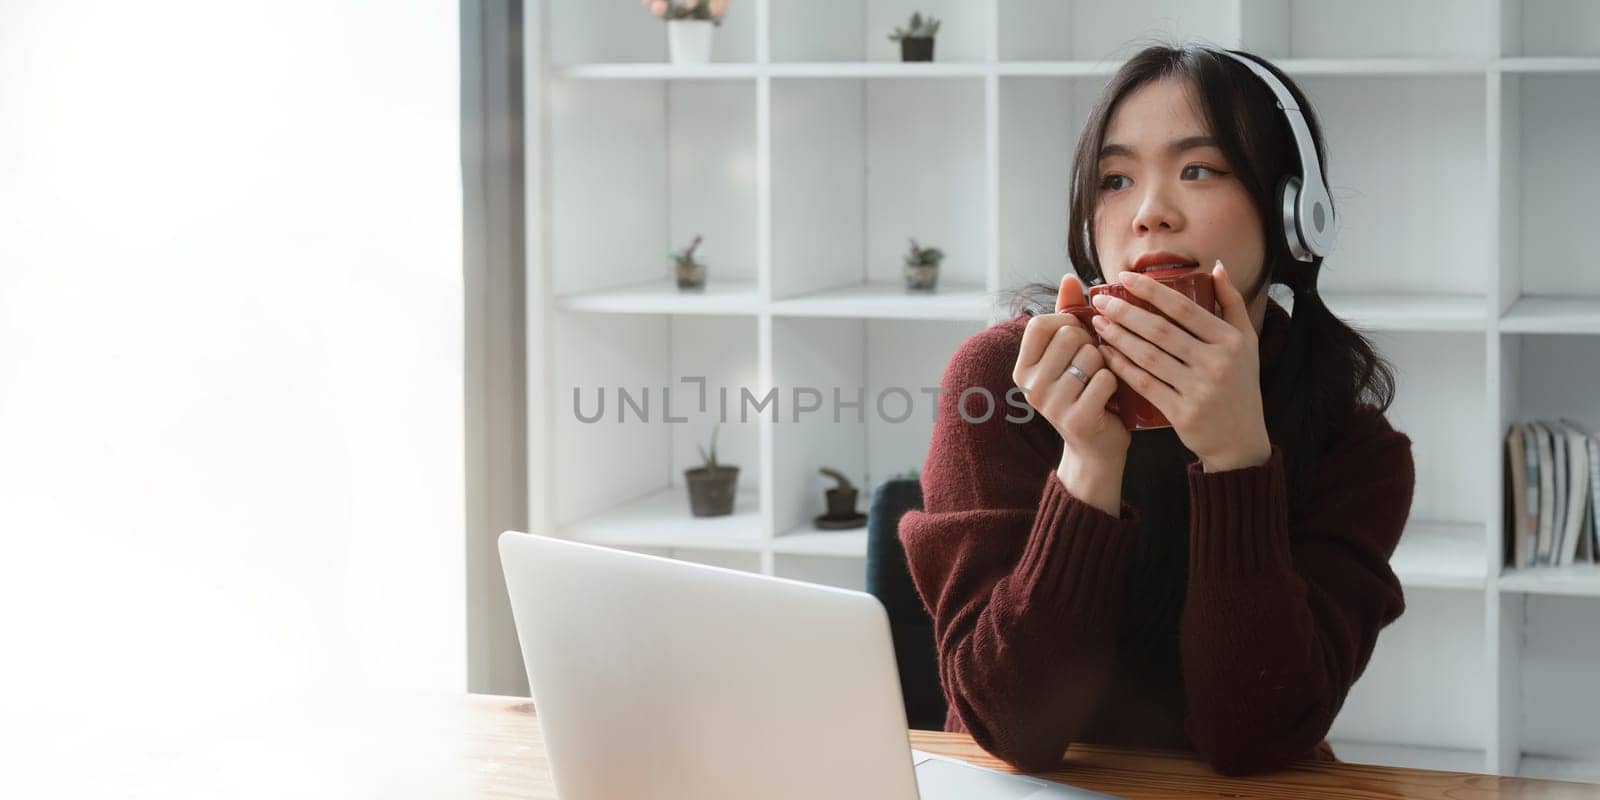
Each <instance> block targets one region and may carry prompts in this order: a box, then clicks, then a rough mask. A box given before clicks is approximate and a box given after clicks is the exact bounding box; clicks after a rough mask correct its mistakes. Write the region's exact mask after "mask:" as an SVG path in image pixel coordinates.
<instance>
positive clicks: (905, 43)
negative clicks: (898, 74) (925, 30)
mask: <svg viewBox="0 0 1600 800" xmlns="http://www.w3.org/2000/svg"><path fill="white" fill-rule="evenodd" d="M900 60H901V61H932V60H933V37H932V36H907V37H906V38H904V39H901V40H900Z"/></svg>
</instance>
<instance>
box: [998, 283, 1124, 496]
mask: <svg viewBox="0 0 1600 800" xmlns="http://www.w3.org/2000/svg"><path fill="white" fill-rule="evenodd" d="M1075 305H1077V306H1081V305H1083V287H1082V285H1081V284H1079V283H1078V278H1077V277H1076V276H1074V275H1070V274H1069V275H1067V276H1066V277H1064V278H1062V279H1061V291H1060V293H1059V294H1057V295H1056V313H1054V314H1041V315H1039V316H1037V317H1034V318H1033V319H1031V320H1028V327H1027V329H1026V330H1024V331H1023V333H1022V346H1021V348H1020V349H1019V350H1018V352H1017V363H1016V366H1015V367H1014V368H1013V369H1012V372H1011V379H1012V381H1014V382H1015V383H1016V384H1017V386H1019V387H1021V388H1022V390H1023V397H1025V398H1026V399H1027V401H1028V405H1030V406H1033V408H1034V409H1035V410H1037V411H1038V412H1039V413H1040V415H1042V416H1043V417H1044V418H1045V419H1046V420H1048V421H1049V422H1050V425H1051V426H1052V427H1054V428H1055V429H1056V432H1057V433H1059V434H1061V441H1062V443H1063V445H1064V446H1063V449H1062V454H1061V467H1060V468H1059V469H1058V470H1057V474H1058V475H1060V476H1061V477H1062V482H1063V484H1064V485H1066V487H1067V489H1068V490H1069V491H1072V492H1073V493H1074V494H1075V495H1077V496H1078V497H1080V498H1081V499H1084V500H1086V501H1088V502H1090V503H1091V504H1093V505H1096V506H1098V507H1100V508H1102V509H1104V510H1106V512H1107V513H1110V514H1112V515H1115V514H1117V512H1118V507H1119V505H1120V502H1121V500H1120V498H1121V491H1122V489H1121V481H1122V470H1123V467H1124V466H1125V465H1126V463H1127V457H1128V444H1129V442H1131V441H1132V437H1131V436H1130V434H1129V433H1128V429H1127V428H1125V427H1123V425H1122V420H1121V419H1120V418H1119V417H1117V416H1116V415H1115V414H1112V413H1110V412H1108V411H1106V402H1107V401H1109V400H1110V399H1111V396H1112V394H1113V393H1115V392H1116V389H1117V379H1116V377H1115V376H1114V375H1112V373H1111V371H1110V370H1108V369H1103V367H1104V366H1105V357H1104V356H1103V355H1102V354H1101V352H1100V350H1099V348H1097V347H1095V345H1094V339H1093V338H1092V337H1091V336H1090V335H1089V331H1088V330H1087V329H1085V328H1084V326H1083V323H1082V322H1080V321H1079V320H1078V318H1077V317H1075V316H1072V315H1071V314H1065V313H1062V312H1063V311H1064V310H1065V309H1066V308H1068V307H1069V306H1075ZM1068 365H1071V366H1075V367H1077V368H1078V369H1080V370H1082V371H1083V374H1084V375H1087V376H1089V380H1088V383H1087V384H1085V383H1084V382H1083V381H1082V380H1079V379H1078V378H1077V377H1076V376H1074V375H1072V374H1070V373H1068V372H1067V371H1066V369H1067V366H1068Z"/></svg>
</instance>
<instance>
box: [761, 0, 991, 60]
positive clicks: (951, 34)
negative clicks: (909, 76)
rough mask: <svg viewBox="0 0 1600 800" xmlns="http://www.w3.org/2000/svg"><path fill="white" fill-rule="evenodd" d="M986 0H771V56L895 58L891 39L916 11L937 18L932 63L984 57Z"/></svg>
mask: <svg viewBox="0 0 1600 800" xmlns="http://www.w3.org/2000/svg"><path fill="white" fill-rule="evenodd" d="M989 9H990V6H989V4H988V3H972V2H963V0H866V2H864V3H859V4H858V3H848V4H846V3H818V2H815V0H770V10H769V12H768V13H769V14H770V22H769V24H768V28H769V29H770V31H771V45H770V49H771V59H772V61H773V62H774V63H775V64H781V63H784V62H835V61H844V62H860V61H868V62H895V63H898V62H899V61H900V43H899V42H895V41H890V39H889V34H891V33H893V32H894V30H895V28H903V27H905V25H906V22H907V21H908V20H910V19H911V14H912V12H914V11H920V12H921V13H922V15H923V16H924V17H929V16H932V17H937V18H938V19H939V20H940V27H939V33H938V35H937V37H936V40H935V43H934V50H933V57H934V63H945V62H962V61H982V60H984V59H985V58H986V57H987V53H986V50H987V48H986V46H985V43H984V39H985V33H986V32H987V31H988V30H989V13H990V10H989Z"/></svg>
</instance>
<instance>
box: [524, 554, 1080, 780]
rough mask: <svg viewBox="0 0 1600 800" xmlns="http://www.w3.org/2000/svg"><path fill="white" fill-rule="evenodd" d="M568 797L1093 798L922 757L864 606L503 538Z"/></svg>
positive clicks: (527, 651)
mask: <svg viewBox="0 0 1600 800" xmlns="http://www.w3.org/2000/svg"><path fill="white" fill-rule="evenodd" d="M500 559H501V562H502V564H503V566H504V569H505V576H506V588H507V589H508V590H509V592H510V596H511V610H512V614H513V616H514V617H515V619H516V625H517V636H518V638H519V639H520V640H521V643H522V657H523V661H524V663H525V664H526V666H527V668H528V677H529V683H530V687H531V689H532V694H533V703H534V707H535V708H536V709H537V712H538V720H539V726H540V729H541V731H542V732H543V734H544V741H545V746H546V748H547V749H548V753H549V759H550V767H551V773H552V776H553V778H554V780H555V788H556V792H557V794H558V795H560V796H561V797H562V798H563V800H614V799H615V798H646V797H648V798H694V800H707V799H708V798H752V797H759V798H763V799H764V800H778V799H779V798H804V800H818V798H849V797H861V798H873V800H914V799H916V798H920V800H943V798H966V799H967V800H983V798H1006V800H1012V799H1013V798H1014V799H1016V800H1021V799H1022V798H1028V799H1029V800H1043V798H1092V797H1101V798H1103V797H1108V796H1109V795H1103V794H1097V793H1094V792H1089V791H1084V790H1081V789H1074V788H1071V787H1068V786H1063V785H1061V784H1058V783H1052V782H1049V781H1044V780H1039V779H1037V778H1032V777H1028V776H1022V775H1012V774H1009V773H1005V772H999V771H996V770H988V769H982V768H979V767H974V766H970V765H967V764H964V763H962V762H959V761H955V760H951V759H946V758H943V757H941V756H936V755H933V754H931V753H924V752H921V751H914V750H912V749H911V746H910V739H909V738H908V734H907V730H906V716H905V707H904V706H903V705H902V701H901V699H900V682H899V678H898V676H897V673H896V671H895V658H894V650H893V647H892V645H891V643H890V638H889V621H888V617H887V616H886V615H885V613H884V610H883V606H882V605H881V604H879V603H878V601H877V599H876V598H874V597H873V596H871V595H869V594H865V593H862V592H853V591H848V590H844V589H835V588H830V587H826V586H818V585H815V584H809V583H802V582H800V581H792V580H787V579H783V578H772V577H766V576H762V575H753V574H750V573H745V572H739V571H736V570H730V569H723V568H720V567H711V566H705V565H701V564H693V563H688V562H683V561H676V560H672V559H666V558H659V557H656V556H647V555H639V554H635V553H628V552H624V551H620V550H613V549H609V548H604V547H598V546H594V545H586V544H581V543H577V542H571V541H565V540H560V539H552V538H548V537H543V536H534V535H529V534H525V533H517V532H513V531H507V532H506V533H503V534H501V536H500Z"/></svg>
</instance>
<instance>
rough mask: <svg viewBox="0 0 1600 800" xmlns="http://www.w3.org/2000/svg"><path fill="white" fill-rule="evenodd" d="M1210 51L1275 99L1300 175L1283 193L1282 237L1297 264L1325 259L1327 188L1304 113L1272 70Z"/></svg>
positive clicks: (1329, 232)
mask: <svg viewBox="0 0 1600 800" xmlns="http://www.w3.org/2000/svg"><path fill="white" fill-rule="evenodd" d="M1211 52H1214V53H1216V54H1217V55H1221V56H1226V57H1228V58H1231V59H1233V60H1234V61H1237V62H1239V63H1240V64H1243V65H1244V66H1245V68H1246V69H1249V70H1250V72H1251V73H1252V74H1254V75H1255V76H1256V77H1257V78H1260V79H1261V82H1262V83H1264V84H1266V86H1267V89H1268V90H1270V91H1271V92H1272V94H1273V96H1274V97H1276V98H1277V100H1278V108H1279V109H1281V110H1282V111H1283V116H1284V119H1286V120H1288V122H1289V130H1290V131H1292V132H1293V133H1294V144H1295V149H1296V150H1297V151H1298V152H1299V154H1300V175H1299V177H1298V178H1290V179H1289V185H1288V186H1286V187H1284V191H1283V216H1284V236H1285V238H1286V239H1287V240H1288V243H1289V251H1290V252H1291V253H1293V254H1294V257H1295V258H1297V259H1299V260H1301V261H1310V260H1312V259H1313V258H1314V257H1316V256H1326V255H1327V254H1328V250H1329V249H1331V247H1332V245H1333V222H1334V214H1333V202H1332V200H1331V199H1330V198H1329V196H1328V186H1327V184H1326V183H1324V182H1323V180H1322V165H1321V163H1320V162H1318V161H1317V146H1316V140H1314V139H1313V138H1312V137H1311V127H1310V126H1309V125H1307V124H1306V119H1305V113H1304V112H1303V111H1301V110H1300V104H1299V103H1298V102H1296V101H1295V99H1294V93H1293V92H1290V91H1289V87H1287V86H1285V85H1283V81H1281V80H1278V76H1277V75H1274V74H1273V73H1272V70H1269V69H1267V68H1266V67H1265V66H1262V65H1261V63H1260V62H1257V61H1256V60H1254V59H1251V58H1247V57H1245V56H1242V55H1239V54H1238V53H1235V52H1233V51H1231V50H1222V49H1216V50H1212V51H1211Z"/></svg>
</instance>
